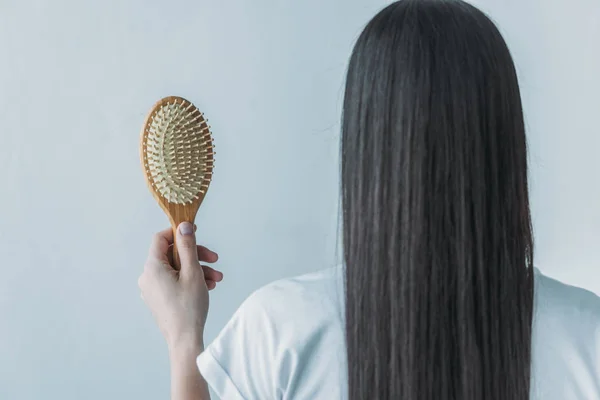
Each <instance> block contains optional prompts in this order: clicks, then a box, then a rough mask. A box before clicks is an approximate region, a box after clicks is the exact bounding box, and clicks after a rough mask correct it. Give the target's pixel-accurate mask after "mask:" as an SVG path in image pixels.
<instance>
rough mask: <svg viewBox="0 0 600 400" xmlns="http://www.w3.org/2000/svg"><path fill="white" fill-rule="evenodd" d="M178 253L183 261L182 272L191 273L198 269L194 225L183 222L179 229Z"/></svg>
mask: <svg viewBox="0 0 600 400" xmlns="http://www.w3.org/2000/svg"><path fill="white" fill-rule="evenodd" d="M177 252H178V253H179V260H180V261H181V272H182V273H189V272H190V271H192V270H194V269H198V265H199V264H198V250H197V247H196V235H195V234H194V225H192V224H190V223H189V222H183V223H181V224H180V225H179V227H178V228H177Z"/></svg>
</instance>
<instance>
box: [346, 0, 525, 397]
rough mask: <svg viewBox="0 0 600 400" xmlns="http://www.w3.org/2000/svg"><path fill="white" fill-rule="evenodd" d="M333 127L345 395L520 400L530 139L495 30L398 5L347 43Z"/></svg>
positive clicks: (437, 6) (465, 11)
mask: <svg viewBox="0 0 600 400" xmlns="http://www.w3.org/2000/svg"><path fill="white" fill-rule="evenodd" d="M342 122H343V123H342V207H343V225H344V228H343V235H344V259H345V265H346V324H347V349H348V365H349V367H348V379H349V395H350V399H361V400H364V399H379V400H385V399H402V400H434V399H435V400H446V399H448V400H450V399H454V400H475V399H478V400H479V399H488V400H494V399H497V400H506V399H511V400H525V399H527V398H529V381H530V362H531V360H530V358H531V355H530V354H531V351H530V348H531V319H532V308H533V270H532V262H533V261H532V258H533V243H532V233H531V222H530V213H529V200H528V183H527V148H526V140H525V129H524V123H523V112H522V107H521V99H520V93H519V87H518V81H517V75H516V72H515V68H514V65H513V61H512V58H511V55H510V53H509V51H508V49H507V46H506V44H505V42H504V40H503V38H502V36H501V34H500V33H499V32H498V30H497V28H496V27H495V25H494V24H493V23H492V22H491V21H490V20H489V19H488V18H487V17H486V16H485V15H484V14H483V13H482V12H480V11H479V10H477V9H476V8H475V7H473V6H471V5H468V4H466V3H464V2H462V1H451V0H403V1H399V2H396V3H393V4H391V5H390V6H388V7H387V8H385V9H384V10H383V11H381V12H380V13H379V14H378V15H376V16H375V17H374V18H373V19H372V20H371V21H370V22H369V24H368V25H367V27H366V28H365V29H364V31H363V32H362V34H361V36H360V38H359V39H358V41H357V43H356V45H355V48H354V51H353V53H352V56H351V60H350V64H349V67H348V76H347V84H346V92H345V99H344V108H343V121H342Z"/></svg>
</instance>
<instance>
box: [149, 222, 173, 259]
mask: <svg viewBox="0 0 600 400" xmlns="http://www.w3.org/2000/svg"><path fill="white" fill-rule="evenodd" d="M172 243H173V229H171V228H169V229H165V230H164V231H160V232H158V233H157V234H155V235H154V236H153V237H152V243H151V245H150V251H149V256H151V257H154V258H157V259H159V260H168V258H167V253H168V251H169V246H170V245H171V244H172Z"/></svg>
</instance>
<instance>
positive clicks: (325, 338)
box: [198, 267, 600, 400]
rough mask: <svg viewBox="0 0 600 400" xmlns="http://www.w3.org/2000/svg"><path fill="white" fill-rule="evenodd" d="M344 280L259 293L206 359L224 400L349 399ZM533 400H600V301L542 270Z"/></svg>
mask: <svg viewBox="0 0 600 400" xmlns="http://www.w3.org/2000/svg"><path fill="white" fill-rule="evenodd" d="M343 293H344V290H343V270H342V268H341V267H337V268H332V269H328V270H324V271H320V272H316V273H311V274H308V275H303V276H299V277H296V278H291V279H284V280H280V281H277V282H274V283H271V284H269V285H267V286H265V287H263V288H261V289H259V290H258V291H256V292H254V293H253V294H252V295H251V296H250V297H249V298H248V299H247V300H246V301H245V302H244V303H243V304H242V305H241V307H240V308H239V309H238V311H237V312H236V313H235V315H234V316H233V318H232V319H231V321H229V323H228V324H227V325H226V326H225V328H224V329H223V331H222V332H221V333H220V334H219V336H218V337H217V339H216V340H215V341H214V342H213V343H212V344H211V345H210V346H208V347H207V348H206V350H205V351H204V352H203V353H202V354H201V355H200V356H199V357H198V367H199V369H200V372H201V373H202V376H203V377H204V378H205V379H206V381H207V382H208V384H209V385H210V387H211V388H212V390H213V391H214V392H215V393H216V394H217V395H218V396H219V398H221V399H225V400H242V399H243V400H271V399H273V400H274V399H281V400H284V399H285V400H320V399H324V400H336V399H346V398H347V389H346V384H347V380H346V349H345V345H344V341H345V332H344V322H343V321H344V320H343V318H344V295H343ZM535 293H536V295H535V306H534V322H533V336H532V354H533V361H532V363H533V365H532V389H531V399H535V400H538V399H539V400H600V299H599V298H598V297H597V296H596V295H594V294H593V293H591V292H588V291H586V290H583V289H580V288H576V287H573V286H569V285H565V284H563V283H560V282H558V281H556V280H554V279H551V278H549V277H547V276H544V275H543V274H542V273H541V272H540V271H539V270H537V269H536V270H535Z"/></svg>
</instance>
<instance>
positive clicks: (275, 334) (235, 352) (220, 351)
mask: <svg viewBox="0 0 600 400" xmlns="http://www.w3.org/2000/svg"><path fill="white" fill-rule="evenodd" d="M341 274H342V269H341V268H331V269H327V270H322V271H319V272H314V273H310V274H305V275H301V276H297V277H293V278H287V279H281V280H277V281H275V282H272V283H270V284H268V285H266V286H263V287H262V288H260V289H258V290H256V291H255V292H253V293H252V294H251V295H250V296H249V297H248V298H247V299H246V300H245V301H244V302H243V303H242V305H241V306H240V307H239V308H238V310H237V311H236V312H235V314H234V315H233V317H232V318H231V320H230V321H229V322H228V323H227V325H226V326H225V327H224V328H223V330H222V331H221V333H220V334H219V335H218V336H217V338H216V339H215V340H214V342H213V343H211V344H210V345H209V346H208V347H207V349H206V350H205V352H204V353H203V354H202V355H201V356H200V357H199V360H198V366H199V368H200V370H201V372H202V374H203V376H204V377H205V379H206V380H207V382H208V383H209V385H210V386H211V387H212V388H213V390H215V391H216V392H217V393H218V394H219V395H220V396H221V397H222V398H276V397H277V396H278V395H277V393H286V394H289V395H290V396H291V397H294V396H292V394H295V395H298V397H302V398H305V397H303V396H302V391H305V390H308V391H310V390H316V391H318V390H324V389H323V388H327V387H331V385H334V386H335V385H336V384H337V383H340V382H341V378H340V377H339V376H338V375H339V371H340V370H343V369H342V368H340V363H341V362H342V357H343V355H344V354H343V352H342V350H343V328H342V326H343V325H342V322H341V317H342V315H343V306H342V305H341V303H340V302H339V299H340V296H342V295H343V285H342V283H343V279H342V276H341ZM317 354H318V355H319V356H318V357H315V355H317ZM328 385H329V386H328ZM338 386H340V387H341V384H340V385H338ZM336 387H337V386H336ZM335 390H341V389H339V388H338V389H335ZM230 393H234V394H230Z"/></svg>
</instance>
